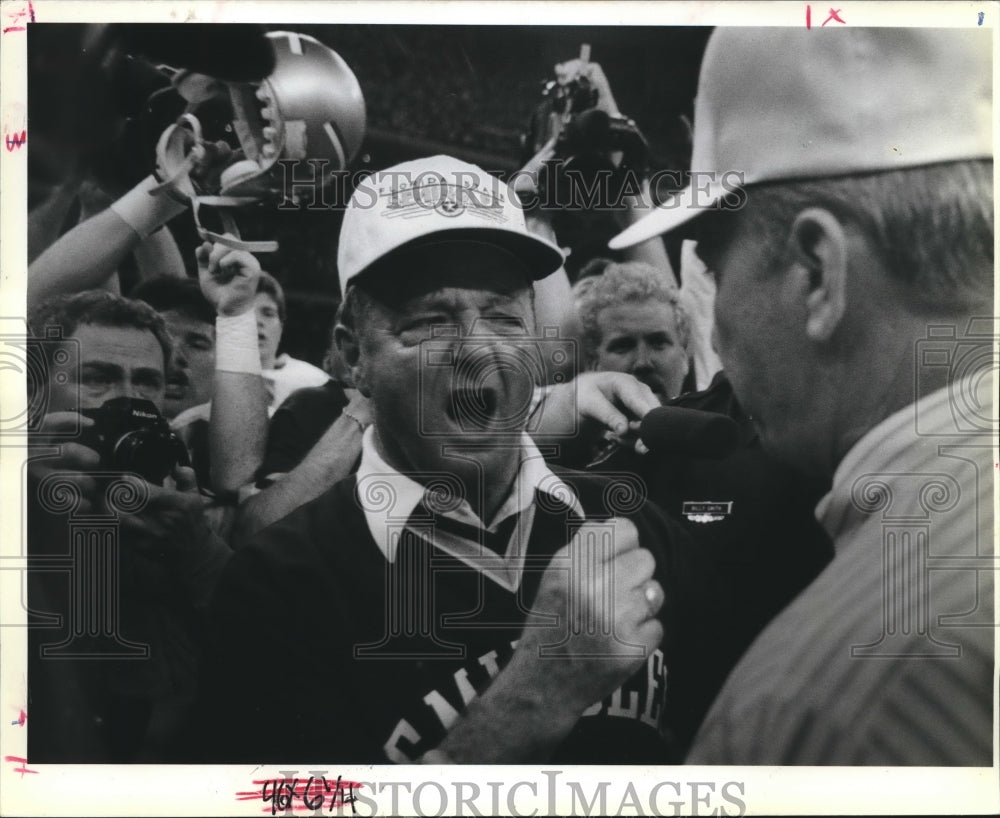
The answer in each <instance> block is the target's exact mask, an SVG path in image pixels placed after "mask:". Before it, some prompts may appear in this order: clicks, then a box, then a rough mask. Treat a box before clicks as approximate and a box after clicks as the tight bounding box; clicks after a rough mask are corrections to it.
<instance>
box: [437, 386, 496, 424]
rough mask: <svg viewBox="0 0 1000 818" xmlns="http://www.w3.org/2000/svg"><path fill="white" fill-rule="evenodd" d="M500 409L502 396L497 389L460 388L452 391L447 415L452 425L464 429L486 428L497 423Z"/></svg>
mask: <svg viewBox="0 0 1000 818" xmlns="http://www.w3.org/2000/svg"><path fill="white" fill-rule="evenodd" d="M499 408H500V395H499V394H498V393H497V390H495V389H492V388H489V387H485V388H481V389H467V388H458V389H452V390H451V394H450V400H449V401H448V406H447V409H446V410H445V414H446V415H447V416H448V419H449V420H450V421H451V422H452V423H455V424H457V425H459V426H461V427H463V428H464V427H469V426H471V427H480V428H485V427H489V426H490V425H492V424H493V423H494V422H495V420H496V418H497V412H498V410H499Z"/></svg>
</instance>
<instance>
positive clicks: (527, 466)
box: [357, 426, 584, 562]
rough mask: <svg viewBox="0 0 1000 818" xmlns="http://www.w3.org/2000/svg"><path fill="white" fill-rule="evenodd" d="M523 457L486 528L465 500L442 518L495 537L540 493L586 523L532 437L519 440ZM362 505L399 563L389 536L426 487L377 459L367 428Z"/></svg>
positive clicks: (387, 554) (385, 550)
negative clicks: (483, 531)
mask: <svg viewBox="0 0 1000 818" xmlns="http://www.w3.org/2000/svg"><path fill="white" fill-rule="evenodd" d="M520 444H521V445H520V451H519V457H520V459H521V465H520V467H519V468H518V472H517V475H516V477H515V479H514V485H513V488H512V490H511V493H510V494H509V495H508V496H507V499H506V500H504V502H503V503H502V504H501V506H500V508H499V509H498V511H497V513H496V514H495V515H494V517H493V519H492V520H491V521H490V524H489V526H484V525H483V523H482V520H481V519H480V518H479V516H478V515H477V514H476V513H475V512H474V511H473V510H472V507H471V506H470V505H469V503H468V501H467V500H464V499H463V500H462V501H461V502H460V503H459V505H458V507H457V508H455V509H454V510H449V511H447V512H443V513H444V514H445V515H446V516H448V517H451V518H453V519H455V520H458V521H460V522H463V523H466V524H468V525H474V526H477V527H479V528H487V530H490V531H495V530H496V528H497V526H499V524H500V523H501V522H503V521H504V520H505V519H507V518H508V517H510V516H511V515H513V514H518V513H521V512H524V511H529V510H533V507H534V505H535V492H536V491H542V492H545V493H546V494H548V495H550V496H551V497H553V499H555V500H556V501H558V502H561V503H565V504H567V505H568V506H569V507H570V509H571V510H572V511H573V512H574V513H576V514H577V515H578V516H580V517H581V518H583V517H584V513H583V508H582V507H581V505H580V501H579V499H578V498H577V496H576V492H575V491H573V490H572V489H571V488H570V487H569V486H567V485H566V483H565V482H563V481H562V480H560V479H559V477H557V476H556V475H555V474H554V473H553V472H552V470H551V469H549V467H548V466H547V465H546V463H545V458H544V457H543V456H542V454H541V452H539V451H538V447H537V446H535V444H534V442H533V441H532V439H531V437H530V436H529V435H528V434H527V433H524V434H522V435H521V440H520ZM357 487H358V490H357V494H358V501H359V503H360V505H361V508H362V510H363V511H364V515H365V522H366V523H367V525H368V530H369V532H370V533H371V535H372V538H373V539H374V540H375V542H376V544H377V545H378V547H379V549H380V550H381V551H382V553H383V554H384V555H385V557H386V559H387V560H389V561H390V562H392V561H393V560H394V559H395V557H396V545H397V543H398V540H397V539H396V538H394V537H390V536H387V532H388V530H389V529H390V527H391V526H393V525H395V526H397V527H398V526H400V525H405V524H406V522H407V521H408V520H409V518H410V517H411V515H412V514H413V512H414V510H415V509H416V508H417V506H418V505H419V504H420V502H421V501H422V500H423V499H424V495H425V491H426V489H425V487H424V486H423V485H422V484H421V483H418V482H417V481H416V480H414V479H412V478H411V477H408V476H407V475H405V474H403V473H401V472H400V471H399V470H398V469H396V468H394V467H393V466H390V465H389V464H388V463H387V462H386V461H385V459H384V458H383V457H382V456H381V455H380V454H379V453H378V451H377V448H376V445H375V427H374V426H369V427H368V429H366V430H365V433H364V436H363V437H362V439H361V463H360V465H359V467H358V472H357Z"/></svg>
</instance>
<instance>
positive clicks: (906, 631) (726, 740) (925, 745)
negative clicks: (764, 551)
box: [687, 381, 997, 766]
mask: <svg viewBox="0 0 1000 818" xmlns="http://www.w3.org/2000/svg"><path fill="white" fill-rule="evenodd" d="M969 387H970V383H969V382H968V381H966V382H964V383H956V384H953V386H952V387H950V388H946V389H943V390H940V391H938V392H935V393H933V394H931V395H928V396H927V397H925V398H923V399H922V400H920V401H919V402H917V403H915V404H911V405H910V406H908V407H906V408H905V409H903V410H901V411H899V412H897V413H896V414H894V415H892V416H891V417H889V418H887V419H886V420H885V421H883V422H882V423H880V424H879V425H878V426H876V427H875V428H873V429H872V430H871V431H869V432H868V433H867V434H866V435H865V436H864V437H863V438H862V439H861V440H859V441H858V443H857V444H856V445H855V446H854V447H853V448H852V449H851V450H850V451H849V452H848V454H847V456H846V457H845V458H844V459H843V461H842V462H841V463H840V465H839V467H838V468H837V471H836V474H835V475H834V480H833V485H832V488H831V490H830V492H829V494H828V495H827V496H826V497H824V498H823V499H822V500H821V502H820V503H819V505H818V507H817V510H816V514H817V518H818V519H819V520H820V522H821V523H822V524H823V526H824V527H825V528H826V529H827V531H828V532H829V533H830V535H831V537H832V538H833V540H834V545H835V548H836V556H835V557H834V560H833V562H832V563H831V564H830V565H829V566H828V567H827V568H826V570H825V571H824V572H823V573H822V574H821V575H820V576H819V577H818V578H817V579H816V580H815V581H814V582H813V584H812V585H810V586H809V587H808V588H807V589H806V590H805V591H803V592H802V593H801V594H800V595H799V596H798V597H797V598H796V599H795V600H793V601H792V603H791V604H790V605H789V606H788V607H787V608H785V609H784V611H782V613H781V614H779V615H778V616H777V617H776V618H775V619H774V620H773V621H772V622H771V624H770V625H769V626H768V627H767V628H766V629H765V630H764V631H763V632H762V633H761V635H760V636H759V637H758V638H757V640H756V641H755V642H754V644H753V645H752V646H751V647H750V648H749V650H748V651H747V653H746V654H745V655H744V657H743V659H742V660H741V661H740V662H739V663H738V665H737V666H736V668H735V669H734V670H733V671H732V673H731V674H730V676H729V678H728V680H727V682H726V684H725V686H724V687H723V689H722V691H721V692H720V694H719V696H718V698H717V699H716V701H715V703H714V705H713V707H712V709H711V711H710V713H709V715H708V717H707V718H706V720H705V722H704V724H703V725H702V728H701V730H700V732H699V733H698V736H697V737H696V739H695V743H694V745H693V746H692V749H691V751H690V753H689V755H688V757H687V762H688V763H692V764H773V765H787V764H809V765H827V764H829V765H862V764H874V765H884V766H899V765H927V766H946V765H960V766H978V765H990V764H991V759H992V752H993V735H994V728H993V717H994V713H993V699H994V696H995V688H994V682H993V649H994V639H995V633H996V630H995V614H994V609H993V593H994V592H993V578H994V574H995V572H996V568H997V562H996V561H995V557H994V554H993V479H994V478H993V457H992V452H993V445H994V440H995V436H994V434H993V433H990V432H989V431H987V433H986V434H984V433H983V431H982V430H981V429H978V430H977V429H976V428H975V427H976V425H977V424H974V423H965V422H963V421H962V418H961V401H962V400H963V395H965V396H967V395H968V394H970V392H968V391H965V392H964V393H963V392H962V390H963V389H966V390H967V389H968V388H969ZM989 388H990V389H992V387H989ZM994 397H995V396H993V395H992V394H991V395H990V396H989V397H986V399H985V404H984V405H985V406H987V407H990V406H992V405H993V404H992V401H993V400H994ZM956 407H957V408H958V411H957V412H956ZM993 416H994V417H995V415H993ZM956 418H957V419H956ZM978 425H979V426H982V425H983V424H978ZM986 426H987V429H988V428H989V424H988V423H987V424H986ZM962 427H972V428H962Z"/></svg>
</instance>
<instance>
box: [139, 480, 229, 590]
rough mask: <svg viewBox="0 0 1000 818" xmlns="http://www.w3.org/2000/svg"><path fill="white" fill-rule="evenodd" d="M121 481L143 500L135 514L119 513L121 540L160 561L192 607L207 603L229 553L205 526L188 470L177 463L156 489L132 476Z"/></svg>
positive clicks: (194, 483)
mask: <svg viewBox="0 0 1000 818" xmlns="http://www.w3.org/2000/svg"><path fill="white" fill-rule="evenodd" d="M125 479H127V480H129V481H135V482H136V483H137V485H136V491H141V492H145V493H146V494H147V497H148V499H147V501H146V504H145V505H144V506H143V508H142V509H140V510H139V511H137V512H136V513H135V514H122V515H121V518H120V519H121V533H122V537H123V542H125V543H127V545H128V547H130V548H136V549H138V550H140V551H141V552H142V553H144V554H145V555H147V556H149V557H152V558H156V559H158V560H161V561H162V562H163V563H164V564H165V565H166V566H167V567H168V568H169V569H170V570H171V571H172V572H173V573H174V574H175V576H176V577H177V578H178V579H179V581H180V582H181V584H182V585H183V587H184V588H185V590H186V591H187V592H188V596H189V598H190V600H191V601H192V603H194V604H195V605H196V606H201V605H204V604H207V602H208V598H209V596H210V594H211V591H212V588H213V587H214V585H215V581H216V579H217V578H218V576H219V574H220V573H221V571H222V568H223V567H224V566H225V564H226V562H227V561H228V559H229V557H230V556H231V555H232V551H231V550H230V548H229V546H227V545H226V544H225V543H224V542H223V541H222V540H221V539H220V538H219V537H218V536H216V535H215V534H214V533H213V532H212V531H211V529H210V528H209V525H208V521H207V520H206V519H205V513H204V510H203V504H202V499H201V495H200V494H199V493H198V486H197V481H196V480H195V476H194V471H193V470H192V469H190V468H188V467H187V466H177V467H176V468H175V469H174V473H173V475H172V478H171V477H168V478H167V479H166V480H165V481H164V483H165V485H164V486H162V487H161V486H154V485H152V484H150V483H146V482H145V481H143V480H142V479H141V478H139V477H137V476H136V475H128V476H127V477H126V478H125ZM138 484H142V485H138Z"/></svg>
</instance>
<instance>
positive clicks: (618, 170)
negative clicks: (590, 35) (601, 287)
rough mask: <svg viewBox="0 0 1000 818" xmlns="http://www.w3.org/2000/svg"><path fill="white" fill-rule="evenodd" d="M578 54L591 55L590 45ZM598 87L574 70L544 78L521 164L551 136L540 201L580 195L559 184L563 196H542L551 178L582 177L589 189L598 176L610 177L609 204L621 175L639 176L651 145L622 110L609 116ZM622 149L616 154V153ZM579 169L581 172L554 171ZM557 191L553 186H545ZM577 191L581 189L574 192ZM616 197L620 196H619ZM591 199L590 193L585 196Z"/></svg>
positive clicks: (586, 58)
mask: <svg viewBox="0 0 1000 818" xmlns="http://www.w3.org/2000/svg"><path fill="white" fill-rule="evenodd" d="M580 58H581V59H582V60H583V61H584V62H587V61H589V59H590V46H588V45H586V44H584V45H583V46H581V48H580ZM597 105H598V90H597V88H595V87H594V86H593V85H592V84H591V82H590V81H589V80H588V79H587V77H585V76H582V75H578V76H576V77H574V78H573V79H571V80H569V81H568V82H564V83H561V82H559V81H558V80H548V81H547V82H545V84H544V87H543V90H542V101H541V103H540V104H539V105H538V107H537V108H536V109H535V112H534V114H533V115H532V118H531V121H530V122H529V124H528V129H527V133H525V135H524V137H523V142H524V155H523V156H522V162H521V164H522V165H526V164H528V162H530V160H531V159H532V157H534V156H536V155H537V154H538V153H539V151H541V150H542V149H543V148H544V147H545V145H547V144H548V143H549V142H550V141H551V140H552V139H553V138H555V148H554V156H553V157H552V158H551V159H549V160H548V161H547V162H546V163H545V164H546V165H547V166H548V167H547V168H545V171H546V172H543V173H542V174H540V179H539V187H540V193H541V195H542V196H543V198H542V201H545V202H553V201H554V202H559V203H564V204H565V205H568V206H569V207H570V208H571V209H573V205H574V204H577V203H578V202H580V201H581V197H580V196H578V195H573V194H574V191H573V190H572V189H560V190H559V191H558V193H560V194H567V195H555V196H551V195H550V196H546V195H545V193H546V191H544V190H542V188H544V187H545V186H546V184H551V183H552V181H553V180H555V183H556V185H567V184H568V185H570V186H572V184H573V182H574V177H580V181H581V182H582V186H583V187H585V188H586V189H589V190H593V189H594V188H593V184H592V183H593V182H594V180H595V179H596V178H597V176H598V175H600V174H604V175H606V176H608V177H609V178H608V187H607V192H608V193H609V194H611V195H610V196H609V199H610V200H611V201H610V202H609V203H608V205H613V202H614V200H615V198H616V197H615V196H614V194H615V192H616V191H619V190H621V188H622V187H623V182H624V176H625V174H626V173H627V172H629V171H631V172H633V173H634V174H636V175H639V176H641V175H642V174H643V173H645V171H646V168H647V163H648V160H649V145H648V143H647V142H646V138H645V137H644V136H643V135H642V132H641V131H640V130H639V127H638V126H637V125H636V123H635V121H634V120H632V119H630V118H629V117H627V116H622V115H621V114H617V115H611V114H609V113H607V112H606V111H604V110H602V109H600V108H598V107H597ZM616 154H620V157H618V156H616ZM557 166H558V168H559V170H561V171H579V173H568V174H567V173H565V172H563V173H556V172H555V168H556V167H557ZM549 192H551V193H557V192H556V191H549ZM576 192H577V193H579V191H576ZM618 198H620V197H618ZM587 199H589V196H588V197H587V198H586V199H583V200H587Z"/></svg>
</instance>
